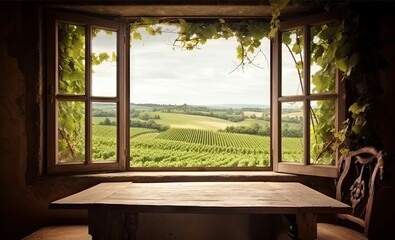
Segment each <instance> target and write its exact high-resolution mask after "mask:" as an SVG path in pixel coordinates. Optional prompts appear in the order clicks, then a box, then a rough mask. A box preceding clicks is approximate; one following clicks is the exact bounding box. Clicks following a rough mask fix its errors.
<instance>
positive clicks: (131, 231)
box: [125, 213, 139, 240]
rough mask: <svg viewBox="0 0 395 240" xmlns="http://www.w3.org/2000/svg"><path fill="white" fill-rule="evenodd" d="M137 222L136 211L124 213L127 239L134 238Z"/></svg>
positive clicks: (134, 239) (131, 239) (132, 239)
mask: <svg viewBox="0 0 395 240" xmlns="http://www.w3.org/2000/svg"><path fill="white" fill-rule="evenodd" d="M138 222H139V215H138V213H126V215H125V228H126V232H127V233H128V240H136V239H137V238H136V232H137V227H138Z"/></svg>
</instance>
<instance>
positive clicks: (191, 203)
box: [49, 182, 351, 214]
mask: <svg viewBox="0 0 395 240" xmlns="http://www.w3.org/2000/svg"><path fill="white" fill-rule="evenodd" d="M97 206H101V207H102V206H106V207H108V208H117V209H122V210H125V211H136V212H173V213H174V212H188V213H191V212H192V213H193V212H196V213H246V214H268V213H273V214H275V213H281V214H288V213H290V214H292V213H299V212H301V211H302V212H315V213H319V212H327V213H328V212H329V213H331V212H332V213H348V212H350V210H351V208H350V206H348V205H346V204H344V203H341V202H339V201H337V200H336V199H333V198H330V197H328V196H326V195H324V194H322V193H320V192H318V191H316V190H314V189H311V188H309V187H307V186H305V185H303V184H301V183H296V182H168V183H131V182H109V183H101V184H98V185H96V186H93V187H91V188H89V189H86V190H84V191H81V192H79V193H76V194H74V195H71V196H68V197H65V198H62V199H59V200H57V201H54V202H52V203H51V204H50V206H49V207H50V208H61V209H70V208H77V209H89V208H92V207H97Z"/></svg>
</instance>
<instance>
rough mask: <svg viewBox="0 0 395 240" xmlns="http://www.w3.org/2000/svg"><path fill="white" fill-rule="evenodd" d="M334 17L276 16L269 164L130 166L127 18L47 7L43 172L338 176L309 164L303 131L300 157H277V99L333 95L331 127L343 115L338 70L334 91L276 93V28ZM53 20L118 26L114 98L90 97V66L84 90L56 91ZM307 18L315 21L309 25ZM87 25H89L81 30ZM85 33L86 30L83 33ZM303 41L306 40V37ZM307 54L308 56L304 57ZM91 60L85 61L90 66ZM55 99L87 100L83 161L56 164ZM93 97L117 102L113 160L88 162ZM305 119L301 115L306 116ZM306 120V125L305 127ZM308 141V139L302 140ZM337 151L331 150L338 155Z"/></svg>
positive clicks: (278, 69) (306, 77)
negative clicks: (75, 92)
mask: <svg viewBox="0 0 395 240" xmlns="http://www.w3.org/2000/svg"><path fill="white" fill-rule="evenodd" d="M334 20H336V19H334V18H332V17H328V16H327V15H322V14H320V15H319V16H318V15H317V16H312V17H305V18H300V19H295V20H288V21H282V22H281V28H280V29H279V31H278V33H277V35H276V37H275V39H274V40H273V41H272V45H271V67H272V71H271V118H272V120H271V122H270V127H271V138H270V142H271V154H270V164H271V165H270V166H269V167H256V168H243V167H241V168H135V167H130V164H129V162H130V149H129V131H128V129H129V122H128V121H127V119H128V117H127V116H128V115H129V104H128V101H129V99H130V96H129V94H130V93H129V79H130V78H129V75H130V74H129V67H128V64H129V58H130V57H129V48H130V39H129V24H128V23H126V21H116V20H110V19H104V18H99V17H91V16H85V15H81V14H74V13H68V12H61V11H56V10H50V11H48V13H47V26H46V27H47V45H48V47H47V56H46V60H47V70H46V74H47V82H46V92H47V101H46V102H47V106H46V107H47V118H46V121H47V172H48V173H49V174H52V173H74V172H85V173H88V172H98V171H125V170H129V171H139V170H142V171H147V170H149V171H199V170H204V171H207V170H209V171H235V170H242V171H243V170H254V171H256V170H268V171H271V170H274V171H278V172H286V173H294V174H306V175H315V176H326V177H337V171H336V166H324V165H311V164H310V163H309V151H308V150H309V147H310V146H309V144H308V143H309V142H308V141H309V139H308V138H309V137H307V138H306V137H304V140H303V141H304V161H303V163H302V164H296V163H289V162H282V161H281V138H280V136H281V124H280V121H281V108H280V105H281V104H280V103H281V102H284V101H290V100H298V101H303V102H304V105H306V102H307V101H311V100H318V99H334V100H336V116H337V117H336V122H335V125H336V126H335V127H336V129H337V130H339V129H340V128H341V124H342V122H343V121H344V118H345V101H344V99H343V96H344V86H343V84H342V82H341V81H340V77H341V73H340V72H339V73H338V74H337V80H336V82H337V84H336V93H333V94H332V93H330V94H314V95H309V92H308V91H305V94H307V95H306V96H303V98H301V97H300V96H298V97H295V96H289V97H281V95H280V89H281V52H280V51H281V38H280V37H279V35H280V34H279V33H281V32H284V31H288V30H292V29H296V28H300V27H302V28H305V29H309V27H310V26H315V25H320V24H324V23H328V22H332V21H334ZM58 22H64V23H70V24H76V25H87V26H91V27H92V26H94V27H101V28H106V29H111V30H114V31H117V32H118V35H117V36H118V39H117V66H118V69H117V72H118V79H117V97H116V98H103V97H94V96H91V93H90V80H91V71H90V70H91V69H89V67H88V68H87V70H86V92H88V93H89V94H86V95H84V96H75V95H73V96H70V95H59V94H57V89H56V88H57V85H58V84H57V76H58V66H57V64H58V61H57V60H58V58H57V47H58V42H57V24H58ZM311 23H314V25H312V24H311ZM88 31H89V27H88V28H87V30H86V32H88ZM305 35H306V36H307V37H306V36H305V38H304V39H305V40H304V41H305V46H307V44H306V42H307V41H310V37H309V31H305ZM88 36H89V35H88ZM89 39H90V38H89V37H87V40H86V41H87V43H86V46H87V49H86V61H88V63H89V61H90V43H89V42H88V41H89ZM308 44H310V43H309V42H308ZM304 54H305V59H306V56H309V55H308V54H310V49H309V48H305V53H304ZM307 59H309V58H307ZM89 65H90V64H87V66H89ZM309 66H310V64H304V67H305V68H307V67H309ZM304 70H305V71H304V85H305V88H306V89H310V87H309V83H310V76H309V75H310V72H309V70H308V69H304ZM57 100H76V101H84V102H85V106H86V113H87V114H86V121H85V124H86V125H85V126H86V133H85V134H86V136H85V139H86V140H88V141H86V142H87V143H86V146H85V149H86V154H85V162H83V163H80V164H74V163H73V164H57V149H58V147H57V139H58V136H57V107H56V105H57V104H56V102H57ZM93 101H104V102H113V103H117V112H118V113H117V114H118V115H117V126H118V128H117V161H116V162H112V163H92V161H91V155H92V153H91V141H92V139H91V138H90V137H89V136H91V129H90V126H91V124H90V119H91V102H93ZM307 111H308V108H305V109H304V119H308V118H307V117H306V116H308V115H307V114H308V112H307ZM305 122H306V121H305ZM307 125H308V124H307V123H304V126H305V127H304V136H309V134H310V133H309V127H308V126H307ZM306 126H307V127H306ZM306 143H307V144H306ZM338 155H339V152H337V153H336V157H338Z"/></svg>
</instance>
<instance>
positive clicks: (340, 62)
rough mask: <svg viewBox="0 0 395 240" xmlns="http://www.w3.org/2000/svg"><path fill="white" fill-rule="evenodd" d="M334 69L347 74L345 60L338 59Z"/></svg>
mask: <svg viewBox="0 0 395 240" xmlns="http://www.w3.org/2000/svg"><path fill="white" fill-rule="evenodd" d="M336 67H337V68H338V69H339V70H340V71H342V72H344V73H347V70H348V67H347V64H346V60H345V59H344V58H339V59H337V61H336Z"/></svg>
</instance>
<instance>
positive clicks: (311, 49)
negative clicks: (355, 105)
mask: <svg viewBox="0 0 395 240" xmlns="http://www.w3.org/2000/svg"><path fill="white" fill-rule="evenodd" d="M338 29H339V22H337V21H336V20H334V19H330V18H327V17H323V16H315V17H306V18H304V19H298V20H292V21H286V22H285V21H284V22H282V24H281V28H280V29H279V31H278V33H277V36H276V39H275V40H274V44H273V49H274V50H273V56H274V59H275V60H274V62H276V63H277V64H275V65H274V66H273V85H274V86H273V149H274V153H273V156H274V162H275V170H277V171H281V172H289V173H297V174H308V175H318V176H332V177H335V176H336V174H337V172H336V168H335V165H336V161H335V159H337V156H338V152H337V150H336V149H333V141H334V140H335V132H336V131H338V130H339V129H340V128H341V124H342V122H343V120H344V115H345V110H344V99H343V97H344V96H343V87H342V84H341V81H340V78H339V71H338V70H337V69H336V67H335V63H334V62H333V61H331V59H333V54H334V49H331V45H330V44H331V42H332V41H333V40H334V39H335V38H336V37H337V34H339V33H338V32H339V31H338ZM287 134H288V135H294V136H293V137H289V136H287ZM287 144H288V145H289V146H292V147H294V148H295V149H299V151H298V152H297V154H296V155H295V154H293V153H292V152H290V151H289V150H288V148H286V147H285V146H286V145H287Z"/></svg>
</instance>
